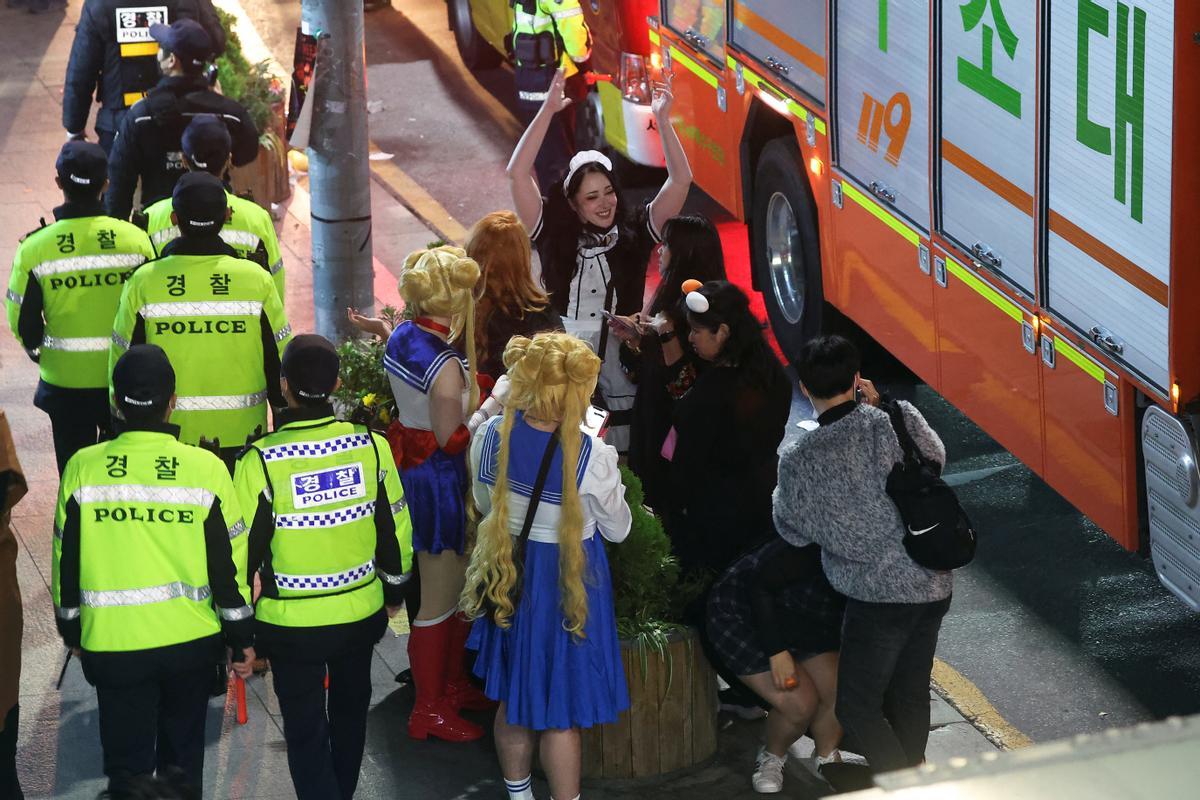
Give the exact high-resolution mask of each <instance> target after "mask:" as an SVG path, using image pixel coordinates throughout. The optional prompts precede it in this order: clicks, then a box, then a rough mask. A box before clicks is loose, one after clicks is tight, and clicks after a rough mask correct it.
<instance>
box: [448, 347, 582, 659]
mask: <svg viewBox="0 0 1200 800" xmlns="http://www.w3.org/2000/svg"><path fill="white" fill-rule="evenodd" d="M504 366H505V367H506V368H507V369H508V378H509V380H510V381H511V382H512V385H511V390H510V393H509V397H508V401H507V403H506V404H505V414H504V417H503V419H502V420H501V427H500V449H499V454H498V463H497V476H496V486H495V489H494V490H493V492H492V498H493V503H492V510H491V512H490V513H489V514H488V515H487V516H486V517H484V519H483V521H482V522H481V523H480V525H479V534H478V539H477V541H476V544H475V549H474V551H473V552H472V553H471V562H470V565H469V566H468V567H467V582H466V586H465V587H464V588H463V593H462V598H461V602H460V606H461V608H462V609H463V611H464V612H465V613H466V614H467V615H468V616H470V617H472V618H474V617H480V616H483V615H484V614H486V613H488V609H489V608H490V609H492V619H493V621H494V622H495V623H496V624H497V625H498V626H500V627H501V628H507V627H508V626H509V625H510V624H511V620H512V615H513V613H514V612H515V611H516V609H515V608H513V604H512V601H511V599H510V597H509V593H510V591H511V590H512V587H513V584H514V583H515V582H516V580H517V570H516V567H515V565H514V562H513V550H514V547H515V545H516V542H517V540H516V537H514V536H513V535H512V533H511V532H510V528H509V522H510V520H509V515H508V461H509V442H510V439H511V437H512V429H513V422H514V419H515V418H516V412H517V411H523V412H525V413H526V414H528V415H529V416H531V417H536V418H537V419H542V420H559V421H560V425H559V437H560V443H561V446H562V451H563V452H562V486H563V491H562V511H561V516H560V517H559V529H558V582H559V595H560V598H561V604H562V611H563V616H564V617H565V621H564V623H563V627H564V628H566V630H568V631H569V632H571V633H573V634H575V635H576V636H579V637H582V636H583V635H584V632H583V626H584V624H585V623H586V622H587V615H588V607H587V589H586V587H585V586H584V581H583V567H584V564H583V505H582V503H581V501H580V499H579V486H578V475H577V471H576V470H577V467H578V463H579V448H580V445H581V443H582V441H583V434H582V433H580V430H579V426H580V423H581V422H582V421H583V416H584V413H585V412H586V410H587V407H588V403H589V402H590V400H591V397H592V392H594V391H595V389H596V379H597V377H598V376H599V375H600V359H599V358H598V357H597V356H596V354H595V353H593V352H592V349H591V347H589V346H588V344H587V343H585V342H583V341H582V340H580V339H577V338H575V337H574V336H571V335H570V334H566V333H539V334H538V335H536V336H534V337H533V338H532V339H527V338H525V337H524V336H514V337H513V338H512V340H511V341H510V342H509V343H508V347H507V348H505V350H504Z"/></svg>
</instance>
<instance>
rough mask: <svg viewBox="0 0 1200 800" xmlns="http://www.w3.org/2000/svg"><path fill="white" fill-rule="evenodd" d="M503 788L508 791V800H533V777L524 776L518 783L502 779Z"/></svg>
mask: <svg viewBox="0 0 1200 800" xmlns="http://www.w3.org/2000/svg"><path fill="white" fill-rule="evenodd" d="M504 788H505V789H508V800H533V776H532V775H526V776H525V777H524V778H522V779H521V780H519V781H510V780H508V779H507V778H505V779H504Z"/></svg>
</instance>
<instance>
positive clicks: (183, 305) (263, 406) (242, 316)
mask: <svg viewBox="0 0 1200 800" xmlns="http://www.w3.org/2000/svg"><path fill="white" fill-rule="evenodd" d="M291 335H292V329H291V326H290V325H288V322H287V319H286V317H285V316H284V313H283V305H282V304H281V303H280V301H279V293H278V292H276V291H275V286H274V284H273V283H272V282H271V276H269V275H268V274H267V273H266V272H264V271H263V269H262V268H261V267H259V266H258V265H257V264H254V263H252V262H250V261H246V260H245V259H242V258H238V257H237V255H236V253H235V252H234V251H233V249H232V248H231V247H229V245H227V244H225V243H224V242H222V241H220V240H219V239H218V238H217V237H216V236H208V237H184V238H180V239H176V240H175V241H173V242H171V243H170V244H168V245H167V246H166V247H165V248H164V249H163V255H162V257H160V258H159V259H158V260H156V261H151V262H150V263H148V264H146V265H145V266H144V267H142V268H141V269H139V270H138V271H137V272H135V273H134V274H133V277H131V278H130V279H129V282H128V283H127V284H126V285H125V291H124V293H123V294H122V295H121V305H120V308H119V309H118V310H117V318H116V321H115V322H114V323H113V329H112V346H111V347H110V348H109V373H110V374H111V371H112V367H113V366H115V365H116V363H117V359H118V358H120V357H121V354H122V353H124V352H125V351H126V350H127V349H128V348H129V346H130V345H134V344H143V343H147V344H156V345H158V346H159V347H161V348H162V349H163V350H165V351H166V353H167V357H168V358H170V360H171V365H172V366H173V367H174V368H175V392H176V394H177V395H178V397H177V399H176V403H175V413H174V414H172V415H171V422H172V423H174V424H176V425H179V426H180V428H181V431H182V432H181V433H180V436H179V438H180V441H183V442H186V443H187V444H199V442H200V439H201V437H203V438H204V439H207V440H208V441H210V442H214V441H217V442H219V445H220V446H221V447H223V448H240V447H242V446H243V445H245V444H246V442H247V441H248V440H249V439H251V438H253V437H254V436H258V435H260V434H261V433H262V432H263V431H265V430H266V429H267V399H268V397H270V399H271V401H272V402H273V403H275V405H276V406H282V405H283V397H282V395H281V394H280V390H279V361H280V358H281V357H282V354H283V348H284V347H285V346H286V345H287V342H288V341H289V340H290V339H291Z"/></svg>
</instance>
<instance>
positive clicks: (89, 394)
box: [5, 142, 154, 474]
mask: <svg viewBox="0 0 1200 800" xmlns="http://www.w3.org/2000/svg"><path fill="white" fill-rule="evenodd" d="M56 171H57V173H58V174H57V176H56V178H55V181H56V183H57V184H58V186H59V188H61V189H62V192H63V204H62V205H61V206H58V207H57V208H55V209H54V217H55V220H56V221H55V222H54V223H53V224H52V225H46V224H45V222H44V221H43V223H42V225H43V227H41V228H39V229H37V230H36V231H34V232H32V233H30V234H29V235H28V236H26V237H25V239H24V240H23V241H22V242H21V245H20V246H19V247H18V248H17V253H16V256H15V257H14V258H13V269H12V275H11V277H10V278H9V283H8V292H7V294H6V295H5V305H6V310H7V316H8V324H9V327H10V328H11V329H12V332H13V335H15V336H16V337H17V340H18V341H19V342H20V343H21V346H22V347H24V348H25V351H26V352H27V353H29V354H30V356H31V357H32V358H33V359H34V360H35V361H38V366H39V371H40V373H41V376H40V377H41V380H39V381H38V387H37V392H36V394H34V400H33V403H34V405H35V406H37V407H38V408H40V409H42V410H43V411H45V412H46V413H47V414H49V415H50V428H51V431H52V433H53V436H54V455H55V457H56V459H57V461H58V471H59V474H62V471H63V468H64V467H66V464H67V459H69V458H70V457H71V455H72V454H74V453H75V451H76V450H78V449H79V448H81V447H85V446H87V445H90V444H95V443H96V442H97V441H99V440H100V439H102V438H107V436H108V432H109V427H110V426H109V406H108V393H107V391H106V389H107V386H108V343H109V336H110V334H111V333H112V322H113V318H114V317H115V316H116V313H117V304H118V303H119V302H120V299H121V288H122V285H123V284H124V283H125V281H126V280H128V278H129V276H130V275H132V274H133V271H134V270H135V269H137V268H138V266H140V265H141V264H142V263H143V262H145V261H147V260H149V259H152V258H154V249H153V247H152V246H151V244H150V240H149V239H148V238H147V236H146V234H145V232H144V231H142V230H141V229H139V228H137V227H135V226H133V225H131V224H129V223H128V222H123V221H121V220H117V219H113V218H112V217H107V216H104V213H103V210H102V208H101V205H100V194H101V192H102V191H103V190H104V186H105V183H106V177H105V176H106V174H107V162H106V159H105V157H104V151H103V150H101V149H100V147H99V145H96V144H92V143H90V142H67V143H66V144H64V145H63V147H62V151H61V152H60V153H59V155H58V161H57V164H56Z"/></svg>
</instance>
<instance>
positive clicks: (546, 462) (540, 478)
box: [517, 432, 558, 561]
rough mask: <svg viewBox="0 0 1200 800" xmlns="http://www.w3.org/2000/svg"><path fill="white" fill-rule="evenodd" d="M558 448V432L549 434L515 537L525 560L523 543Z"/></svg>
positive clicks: (527, 535)
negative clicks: (516, 536)
mask: <svg viewBox="0 0 1200 800" xmlns="http://www.w3.org/2000/svg"><path fill="white" fill-rule="evenodd" d="M557 448H558V433H557V432H555V433H552V434H550V440H549V441H548V442H546V452H544V453H542V463H541V466H539V467H538V474H537V479H536V480H535V481H534V482H533V492H532V493H531V494H530V495H529V509H528V510H527V511H526V512H525V523H524V524H523V525H522V526H521V535H520V536H519V537H518V538H517V552H518V553H520V554H521V560H522V561H524V560H525V544H526V542H528V541H529V531H530V529H531V528H533V515H534V514H536V513H537V507H538V503H539V502H541V499H542V490H543V489H545V488H546V477H547V476H548V475H549V474H550V462H552V461H553V460H554V451H555V450H556V449H557Z"/></svg>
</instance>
